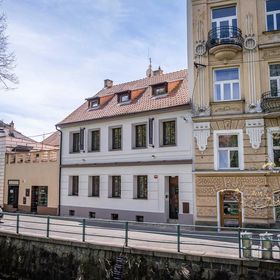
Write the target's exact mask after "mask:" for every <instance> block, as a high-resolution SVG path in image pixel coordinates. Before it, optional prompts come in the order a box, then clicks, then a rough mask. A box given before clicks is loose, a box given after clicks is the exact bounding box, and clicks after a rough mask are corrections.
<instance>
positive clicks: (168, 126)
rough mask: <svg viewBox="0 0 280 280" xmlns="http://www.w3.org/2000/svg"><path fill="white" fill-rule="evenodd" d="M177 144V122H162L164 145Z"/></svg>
mask: <svg viewBox="0 0 280 280" xmlns="http://www.w3.org/2000/svg"><path fill="white" fill-rule="evenodd" d="M169 145H176V122H175V121H164V122H162V146H169Z"/></svg>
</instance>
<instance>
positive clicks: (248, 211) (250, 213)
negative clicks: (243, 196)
mask: <svg viewBox="0 0 280 280" xmlns="http://www.w3.org/2000/svg"><path fill="white" fill-rule="evenodd" d="M244 215H245V217H246V218H254V219H257V218H259V219H272V218H273V215H272V211H271V210H269V209H268V208H263V209H256V210H255V209H252V208H248V207H246V205H245V207H244Z"/></svg>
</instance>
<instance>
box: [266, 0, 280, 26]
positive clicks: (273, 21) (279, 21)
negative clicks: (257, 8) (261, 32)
mask: <svg viewBox="0 0 280 280" xmlns="http://www.w3.org/2000/svg"><path fill="white" fill-rule="evenodd" d="M266 26H267V31H273V30H279V29H280V1H279V0H267V1H266Z"/></svg>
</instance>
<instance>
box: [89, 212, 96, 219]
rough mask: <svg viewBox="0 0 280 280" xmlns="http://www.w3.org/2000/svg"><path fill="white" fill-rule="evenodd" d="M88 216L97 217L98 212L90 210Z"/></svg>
mask: <svg viewBox="0 0 280 280" xmlns="http://www.w3.org/2000/svg"><path fill="white" fill-rule="evenodd" d="M88 217H89V218H90V219H95V217H96V213H95V212H89V213H88Z"/></svg>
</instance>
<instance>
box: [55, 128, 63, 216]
mask: <svg viewBox="0 0 280 280" xmlns="http://www.w3.org/2000/svg"><path fill="white" fill-rule="evenodd" d="M55 129H56V130H57V131H59V134H60V143H59V175H58V216H60V212H61V210H60V208H61V158H62V131H61V130H60V129H58V128H57V125H56V126H55Z"/></svg>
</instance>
